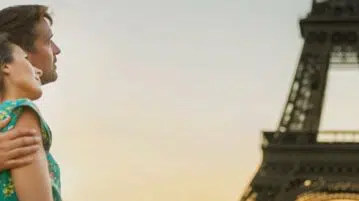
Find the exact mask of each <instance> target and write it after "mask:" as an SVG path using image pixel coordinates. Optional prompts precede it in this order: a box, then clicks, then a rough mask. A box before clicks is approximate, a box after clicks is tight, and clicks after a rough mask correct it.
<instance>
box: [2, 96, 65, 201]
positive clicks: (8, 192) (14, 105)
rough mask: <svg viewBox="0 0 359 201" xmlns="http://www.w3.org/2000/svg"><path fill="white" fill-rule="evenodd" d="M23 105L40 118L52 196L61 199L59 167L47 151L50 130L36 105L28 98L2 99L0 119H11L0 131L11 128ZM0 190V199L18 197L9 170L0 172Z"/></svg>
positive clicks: (50, 138)
mask: <svg viewBox="0 0 359 201" xmlns="http://www.w3.org/2000/svg"><path fill="white" fill-rule="evenodd" d="M25 107H27V108H30V109H32V110H33V111H34V112H35V113H36V114H37V116H38V118H39V120H40V128H41V135H42V141H43V145H44V148H45V153H46V157H47V161H48V167H49V172H50V177H51V186H52V194H53V198H54V201H61V200H62V199H61V196H60V191H61V183H60V168H59V165H58V164H57V162H56V161H55V159H54V157H53V156H52V155H51V154H50V152H49V150H50V147H51V142H52V135H51V130H50V127H49V126H48V125H47V123H46V122H45V121H44V119H43V118H42V116H41V114H40V111H39V110H38V108H37V107H36V105H35V104H34V103H33V102H32V101H31V100H29V99H17V100H15V101H4V102H3V103H1V104H0V119H1V120H2V119H5V118H6V117H8V116H10V117H11V120H10V123H9V124H8V125H7V126H6V127H5V128H3V129H1V130H0V131H1V132H4V131H7V130H10V129H12V128H13V127H14V126H15V124H16V122H17V120H18V119H19V117H20V115H21V113H22V112H23V111H24V108H25ZM0 134H2V133H0ZM0 190H1V191H0V201H19V199H18V197H17V196H16V191H15V186H14V184H13V182H12V179H11V174H10V171H9V170H6V171H2V172H0Z"/></svg>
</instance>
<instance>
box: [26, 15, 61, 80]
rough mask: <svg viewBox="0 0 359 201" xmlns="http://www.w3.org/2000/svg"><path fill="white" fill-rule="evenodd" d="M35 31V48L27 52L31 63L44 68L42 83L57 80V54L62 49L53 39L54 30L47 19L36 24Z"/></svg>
mask: <svg viewBox="0 0 359 201" xmlns="http://www.w3.org/2000/svg"><path fill="white" fill-rule="evenodd" d="M35 33H36V40H35V43H34V50H33V51H31V52H28V53H27V54H28V59H29V61H30V62H31V64H32V65H33V66H35V67H36V68H39V69H40V70H42V72H43V74H42V76H41V83H42V84H43V85H44V84H47V83H50V82H54V81H56V79H57V72H56V60H57V59H56V55H58V54H60V52H61V51H60V48H59V47H58V46H57V45H56V44H55V43H54V42H53V41H52V35H53V34H52V30H51V27H50V24H49V22H48V21H47V20H46V19H43V20H41V21H40V22H39V23H38V24H37V25H36V27H35Z"/></svg>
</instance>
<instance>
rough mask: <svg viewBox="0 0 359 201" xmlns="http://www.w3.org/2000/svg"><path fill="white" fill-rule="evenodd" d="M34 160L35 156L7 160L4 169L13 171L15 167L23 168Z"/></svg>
mask: <svg viewBox="0 0 359 201" xmlns="http://www.w3.org/2000/svg"><path fill="white" fill-rule="evenodd" d="M34 158H35V154H32V155H28V156H26V157H22V158H17V159H12V160H8V161H6V162H5V169H13V168H17V167H23V166H25V165H28V164H30V163H31V162H32V161H33V160H34Z"/></svg>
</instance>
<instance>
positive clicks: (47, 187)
mask: <svg viewBox="0 0 359 201" xmlns="http://www.w3.org/2000/svg"><path fill="white" fill-rule="evenodd" d="M15 128H19V129H29V128H35V129H36V130H37V132H36V133H38V135H40V137H41V134H40V133H41V132H40V131H41V129H40V121H39V117H38V116H37V114H36V113H35V111H34V110H32V109H30V108H28V107H25V108H24V111H23V113H22V114H21V116H20V117H19V119H18V121H17V123H16V126H15ZM11 176H12V180H13V183H14V186H15V191H16V194H17V196H18V198H19V200H20V201H53V198H52V190H51V180H50V175H49V169H48V164H47V159H46V153H45V150H44V147H43V146H42V144H41V147H40V149H39V151H38V152H37V153H36V154H35V159H34V160H33V162H32V163H30V164H29V165H26V166H23V167H19V168H15V169H11Z"/></svg>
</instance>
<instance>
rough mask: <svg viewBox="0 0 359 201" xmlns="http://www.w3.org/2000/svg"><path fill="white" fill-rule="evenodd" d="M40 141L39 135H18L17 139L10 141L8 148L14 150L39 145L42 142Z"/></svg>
mask: <svg viewBox="0 0 359 201" xmlns="http://www.w3.org/2000/svg"><path fill="white" fill-rule="evenodd" d="M40 142H41V137H39V136H25V137H18V138H16V139H13V140H10V141H8V144H7V145H6V148H7V150H14V149H19V148H24V147H28V146H34V145H38V144H40Z"/></svg>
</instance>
